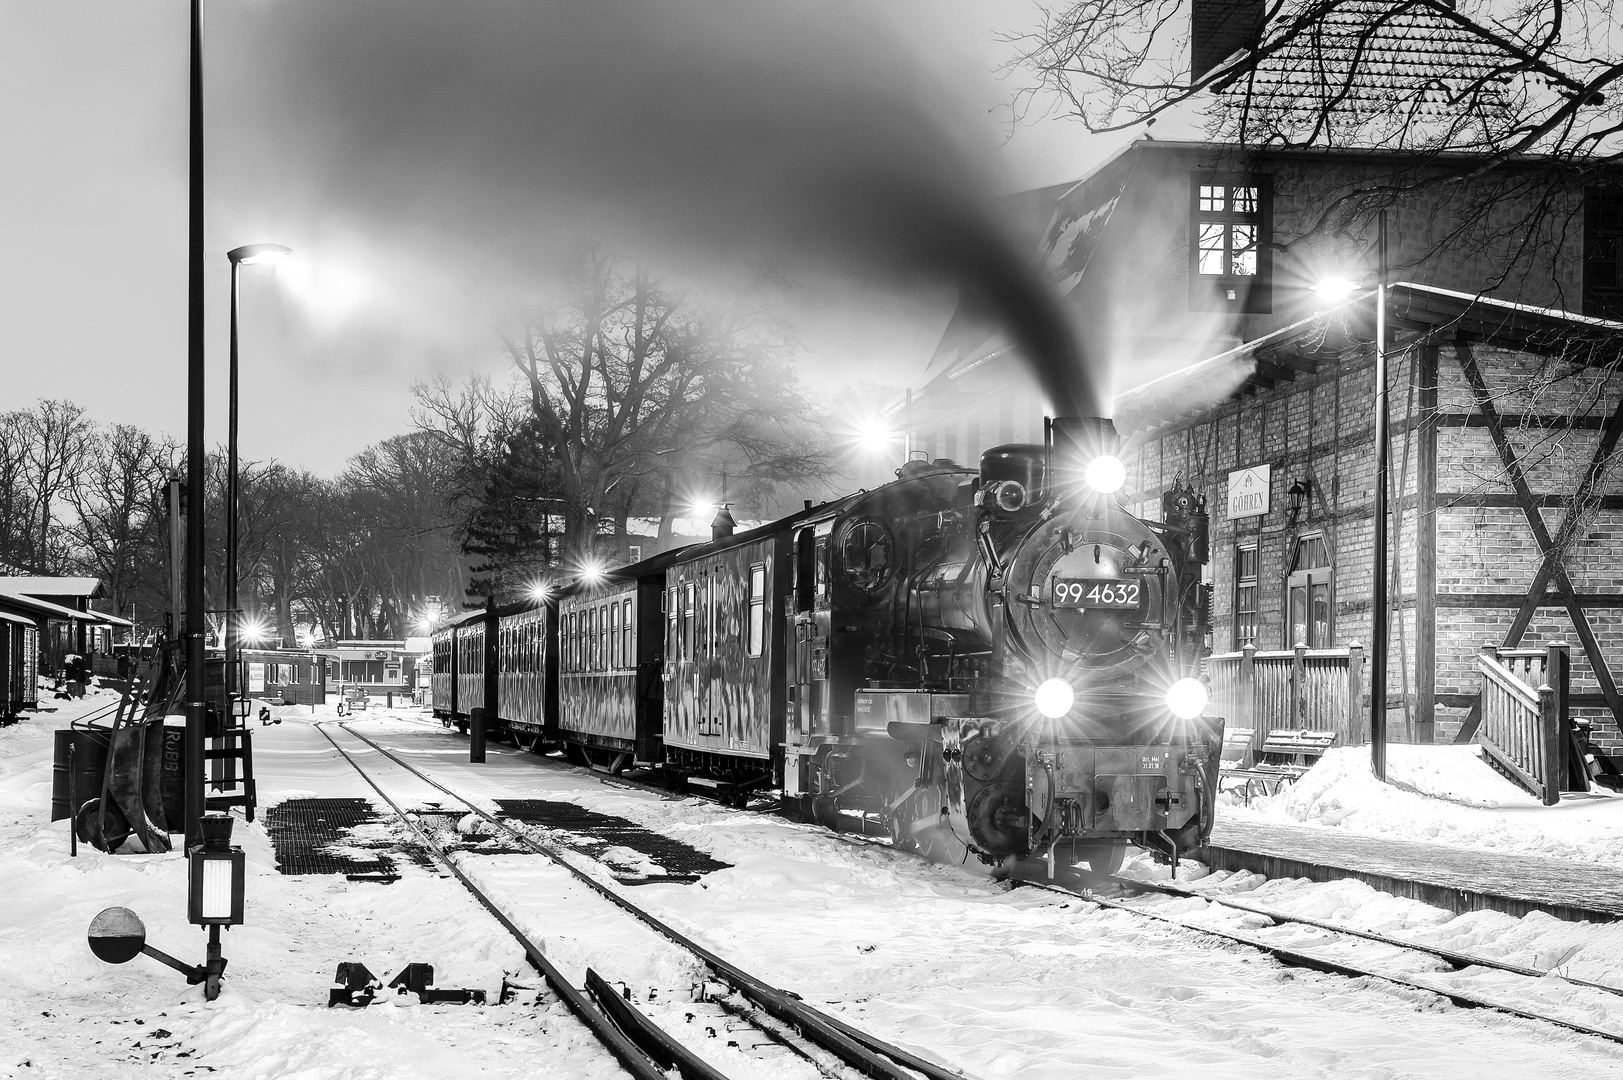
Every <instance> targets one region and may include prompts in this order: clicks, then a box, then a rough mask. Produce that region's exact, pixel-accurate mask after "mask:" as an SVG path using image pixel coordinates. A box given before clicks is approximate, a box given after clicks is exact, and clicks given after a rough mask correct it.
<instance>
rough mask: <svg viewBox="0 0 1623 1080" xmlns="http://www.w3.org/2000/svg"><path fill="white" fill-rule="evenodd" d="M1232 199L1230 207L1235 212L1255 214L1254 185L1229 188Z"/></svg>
mask: <svg viewBox="0 0 1623 1080" xmlns="http://www.w3.org/2000/svg"><path fill="white" fill-rule="evenodd" d="M1229 190H1230V192H1231V197H1232V199H1233V202H1232V205H1231V209H1232V210H1233V211H1234V212H1235V213H1236V214H1255V213H1256V212H1257V189H1256V188H1254V187H1237V188H1230V189H1229Z"/></svg>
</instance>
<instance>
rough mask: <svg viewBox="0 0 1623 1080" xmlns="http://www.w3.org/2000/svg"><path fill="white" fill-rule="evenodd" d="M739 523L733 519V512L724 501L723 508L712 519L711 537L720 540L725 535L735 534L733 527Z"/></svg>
mask: <svg viewBox="0 0 1623 1080" xmlns="http://www.w3.org/2000/svg"><path fill="white" fill-rule="evenodd" d="M737 524H738V522H736V521H734V520H733V515H732V512H731V511H730V510H728V509H727V504H726V503H722V504H721V509H720V510H717V511H716V516H715V517H713V518H711V519H710V539H712V540H720V539H721V538H722V537H724V536H731V535H733V527H734V526H735V525H737Z"/></svg>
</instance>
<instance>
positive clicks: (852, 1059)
mask: <svg viewBox="0 0 1623 1080" xmlns="http://www.w3.org/2000/svg"><path fill="white" fill-rule="evenodd" d="M315 726H316V729H317V730H318V731H320V732H321V733H322V734H323V735H324V736H325V737H326V738H327V740H328V741H329V742H330V743H331V744H332V745H333V747H334V749H336V750H337V751H338V753H339V754H340V755H341V756H342V757H343V758H344V759H345V761H347V762H348V763H349V764H350V766H351V767H352V768H354V769H355V770H356V772H357V773H359V774H360V775H361V777H362V778H363V779H364V780H366V782H367V783H368V784H369V785H370V786H371V787H372V789H373V790H374V791H375V792H377V794H378V797H379V798H380V799H382V800H383V802H384V803H385V804H387V805H388V806H389V808H390V810H391V811H392V812H393V813H394V814H395V816H396V817H397V818H399V820H400V821H401V822H402V824H403V825H404V826H405V827H406V828H407V829H408V830H409V831H410V832H411V833H412V834H413V835H414V836H415V837H416V838H417V840H418V842H419V843H420V844H422V846H423V847H424V849H425V850H426V851H428V852H429V853H430V854H431V855H432V856H433V857H434V859H435V860H436V861H437V862H438V863H440V864H441V865H442V866H444V867H445V869H446V870H447V871H448V872H449V873H450V874H451V876H453V877H454V878H455V879H456V880H457V881H458V882H459V883H460V884H461V885H462V886H463V887H464V888H465V889H467V890H468V892H469V893H471V894H472V895H473V897H474V898H475V899H476V900H477V901H478V902H479V903H480V905H481V906H483V907H484V908H485V909H486V910H487V911H489V912H490V914H491V915H492V916H493V917H494V918H495V919H496V920H497V921H498V922H499V923H501V925H502V926H503V928H504V929H506V930H507V932H508V933H509V934H510V935H512V936H513V938H514V939H515V940H516V941H517V942H518V944H519V946H520V947H521V948H522V949H523V950H524V952H525V955H526V956H527V957H528V958H529V961H530V963H531V964H532V965H533V966H534V967H535V968H536V969H537V970H538V971H539V972H540V973H541V974H542V976H543V977H544V978H545V980H546V982H547V984H548V986H550V987H551V988H552V990H553V991H554V992H555V993H556V994H557V995H558V996H559V998H560V999H561V1000H562V1001H563V1002H564V1004H565V1005H566V1006H567V1007H568V1008H569V1009H570V1011H571V1012H573V1013H574V1014H575V1015H576V1016H577V1017H578V1018H579V1019H580V1020H581V1021H582V1022H583V1023H584V1024H585V1025H586V1026H587V1028H588V1029H589V1030H591V1032H592V1033H593V1035H594V1036H595V1037H596V1038H597V1039H598V1040H599V1041H600V1042H601V1043H602V1044H603V1045H604V1047H605V1048H606V1049H608V1050H609V1052H610V1053H611V1054H613V1055H614V1057H615V1058H616V1059H617V1060H618V1061H619V1062H620V1064H621V1065H622V1066H623V1067H624V1068H625V1070H626V1071H627V1072H628V1073H630V1074H631V1075H633V1076H635V1077H638V1080H668V1078H669V1076H670V1073H669V1071H668V1070H672V1069H674V1070H676V1071H677V1072H678V1073H679V1074H680V1075H681V1076H682V1077H683V1078H684V1080H728V1074H727V1073H725V1072H722V1071H721V1070H719V1069H718V1068H717V1067H716V1066H715V1065H714V1064H713V1063H711V1062H709V1061H707V1060H705V1058H704V1057H702V1056H701V1055H699V1054H698V1053H697V1052H695V1051H694V1049H693V1048H692V1046H691V1045H689V1042H690V1041H691V1038H692V1037H691V1036H690V1037H689V1039H688V1040H684V1039H683V1038H682V1037H679V1036H678V1035H676V1034H674V1033H673V1030H672V1029H668V1028H665V1027H662V1026H661V1025H660V1024H658V1023H657V1022H656V1021H655V1019H654V1018H653V1017H652V1016H650V1015H648V1014H647V1013H645V1012H643V1011H642V1010H641V1009H639V1008H638V1007H637V1005H636V1003H634V1002H633V1001H632V1000H631V994H630V991H629V989H628V988H623V989H622V990H621V991H620V992H616V991H615V989H614V987H613V985H612V983H611V982H610V981H609V980H607V979H605V978H604V977H603V976H602V975H600V974H599V973H598V972H596V971H595V970H592V969H590V968H589V969H588V970H587V973H586V978H585V985H584V987H578V986H576V985H574V984H573V983H572V982H571V981H570V980H569V979H568V978H567V977H566V976H565V974H564V973H563V972H562V971H561V970H560V969H559V968H558V967H557V966H556V965H555V964H554V963H553V962H552V961H551V960H550V959H549V958H548V956H547V955H546V953H545V951H544V950H543V949H542V947H541V946H540V945H539V944H538V943H537V942H536V941H535V940H534V939H533V938H531V937H530V936H529V935H527V934H526V933H525V932H524V931H523V929H522V928H521V927H519V926H518V925H517V923H516V922H515V921H514V918H513V916H512V914H511V913H509V912H508V911H507V910H504V908H503V907H502V905H501V904H500V903H499V902H498V899H497V898H496V897H495V896H493V895H491V893H490V891H489V890H488V889H486V888H484V887H483V886H481V884H480V883H479V882H477V881H476V880H474V878H473V877H472V876H470V875H469V874H468V873H467V872H466V870H465V868H464V867H463V865H462V864H463V863H464V862H465V861H466V859H467V858H468V856H459V855H458V853H456V852H454V851H452V850H449V849H448V848H447V846H446V845H445V844H442V843H440V842H439V841H438V840H437V839H436V838H435V837H434V835H433V834H432V832H431V831H430V830H429V829H427V828H425V827H424V826H423V824H422V823H421V822H420V821H419V820H417V819H416V818H415V817H414V816H413V815H412V813H411V812H410V811H409V810H408V809H407V808H406V807H405V806H404V805H402V803H401V802H400V801H399V800H398V799H396V798H395V797H394V796H392V795H391V794H390V793H389V792H388V791H386V790H385V786H384V785H383V784H381V783H379V781H378V778H377V777H376V776H375V775H374V774H373V773H371V772H369V771H368V770H367V768H366V767H365V766H364V765H363V764H362V763H361V762H360V761H359V760H358V759H357V756H356V754H355V753H353V752H352V751H351V750H350V749H346V747H345V746H344V745H343V744H342V743H341V741H340V740H339V739H337V738H335V737H334V736H333V734H332V732H330V731H328V730H327V725H326V724H317V725H315ZM337 727H339V728H340V729H341V730H342V731H343V732H344V734H345V735H347V736H349V737H350V738H353V739H355V740H358V741H359V742H360V743H363V744H365V746H367V747H370V748H371V750H373V751H375V752H376V753H377V754H379V755H381V756H382V757H383V758H385V759H387V760H388V761H389V762H391V763H392V764H393V765H394V766H396V767H398V768H399V769H401V770H404V771H405V772H406V773H409V774H410V775H411V776H413V777H415V778H416V779H417V780H418V781H421V782H422V783H424V784H427V785H428V786H430V787H432V788H433V789H435V790H437V791H438V792H440V793H441V794H443V795H445V796H446V797H448V798H450V799H453V800H455V801H456V802H457V803H458V804H460V805H461V806H464V807H466V808H467V810H468V812H470V813H472V814H476V815H478V816H479V817H480V818H481V819H483V820H484V821H486V822H488V823H489V824H491V825H493V826H495V827H496V828H497V829H499V830H501V832H502V833H503V834H504V835H505V836H506V837H507V838H508V839H510V840H511V841H512V842H513V843H514V844H515V845H517V846H518V847H520V848H522V849H524V850H526V851H529V852H532V853H534V854H538V855H542V856H545V857H547V858H548V859H550V860H551V861H552V862H553V863H555V864H556V865H558V866H559V867H561V868H562V869H564V870H565V871H567V872H568V873H569V874H570V875H571V876H572V877H573V878H574V879H575V880H577V881H579V882H580V883H582V884H584V885H585V886H587V887H588V888H589V889H591V890H592V891H593V892H595V893H597V894H598V895H599V896H600V897H602V898H603V899H605V900H607V901H609V902H610V903H612V904H613V905H615V906H616V907H617V908H619V909H620V910H621V911H623V912H624V913H626V914H627V915H629V916H631V917H633V918H634V919H636V920H637V921H638V922H640V923H642V924H643V925H644V926H646V927H648V928H649V929H650V930H652V931H654V932H655V933H657V934H658V935H660V936H661V937H663V938H664V939H666V940H667V941H668V942H670V943H671V944H673V945H675V946H676V947H677V948H678V949H680V950H682V951H683V952H686V953H687V954H688V955H689V956H691V957H692V958H694V959H695V960H696V961H697V962H698V964H699V965H700V966H701V967H702V968H703V969H704V970H705V971H706V972H707V973H708V977H709V978H708V979H707V982H706V984H705V985H704V986H703V987H701V989H700V993H699V1000H697V1001H695V1002H694V1003H692V1005H691V1006H689V1007H687V1008H686V1017H687V1020H688V1023H687V1024H686V1025H683V1026H684V1028H686V1029H689V1030H692V1029H695V1028H697V1029H698V1031H700V1032H702V1033H703V1034H704V1035H705V1036H706V1037H711V1038H714V1037H717V1034H718V1029H720V1028H726V1029H727V1030H726V1038H727V1040H728V1041H729V1042H731V1043H733V1044H736V1045H737V1046H738V1047H739V1048H740V1049H741V1050H744V1049H745V1048H746V1046H747V1047H748V1049H749V1050H750V1051H752V1052H753V1054H754V1056H767V1057H770V1056H772V1055H775V1054H776V1055H790V1056H793V1057H794V1058H797V1059H799V1062H800V1064H799V1065H798V1066H797V1068H798V1070H799V1071H800V1072H801V1073H803V1074H804V1075H807V1076H819V1075H820V1076H823V1077H828V1078H830V1080H846V1078H850V1077H857V1076H867V1077H873V1078H875V1080H917V1078H918V1077H920V1076H922V1077H924V1078H925V1080H966V1078H965V1077H964V1074H962V1073H960V1072H957V1071H955V1070H952V1069H949V1068H947V1067H945V1066H942V1065H940V1064H938V1063H936V1062H932V1061H928V1060H926V1059H924V1058H921V1057H919V1056H917V1055H915V1054H912V1053H909V1052H908V1051H906V1050H903V1049H902V1048H900V1047H897V1046H894V1045H892V1044H891V1043H889V1042H887V1041H885V1040H883V1039H880V1038H878V1037H877V1036H874V1035H872V1034H869V1033H868V1032H865V1031H862V1030H861V1029H859V1028H856V1027H854V1026H852V1025H850V1024H847V1023H845V1022H844V1021H841V1020H839V1019H837V1018H835V1017H833V1016H831V1015H829V1014H827V1013H824V1012H822V1011H821V1010H818V1009H815V1008H813V1007H812V1006H810V1005H807V1004H806V1003H805V1002H803V1001H801V1000H800V999H799V998H798V997H796V996H795V995H794V994H793V993H790V992H789V991H786V990H783V989H780V988H778V987H775V986H773V985H771V984H769V983H767V982H766V981H764V980H762V979H760V978H758V977H756V976H754V975H751V974H750V973H748V972H747V971H745V970H743V969H742V968H740V967H738V966H737V965H735V964H733V963H731V962H730V961H727V960H725V959H724V958H722V957H720V956H719V955H717V954H715V953H714V952H711V951H710V950H708V949H706V948H705V947H704V946H702V945H700V944H699V943H697V942H695V941H693V940H692V939H691V938H689V937H687V936H686V935H684V934H682V933H681V932H680V931H678V930H676V929H675V928H674V927H671V926H670V925H669V924H667V923H665V922H663V921H662V920H660V919H658V918H657V917H655V916H654V915H652V914H651V913H649V912H647V911H646V910H644V909H643V908H641V907H639V906H638V905H637V904H635V903H633V902H632V901H630V900H628V899H626V898H625V897H624V896H621V895H620V894H619V893H618V892H616V891H615V890H613V889H611V888H609V887H608V886H606V885H604V884H603V883H602V882H600V881H598V880H597V879H596V878H595V877H593V876H592V875H591V874H589V873H587V872H586V871H585V870H583V869H581V868H580V867H579V866H578V865H576V862H575V859H574V858H572V857H570V855H569V854H567V853H566V852H565V851H564V850H563V849H560V848H556V847H554V846H553V845H551V844H549V843H547V842H545V841H543V840H539V839H537V838H536V837H535V836H533V835H532V834H530V833H529V832H527V831H526V830H522V829H518V828H514V827H513V826H512V825H511V824H510V823H508V822H507V821H505V820H503V819H502V818H500V817H498V816H496V815H494V814H491V813H489V812H488V811H486V810H485V809H484V808H482V807H481V806H479V805H478V804H476V803H475V802H473V801H472V800H470V799H468V798H466V797H464V796H462V795H460V794H458V793H457V792H455V791H453V790H452V789H451V788H449V787H447V786H446V785H444V784H442V783H440V782H439V781H438V780H435V779H434V778H433V777H431V776H429V775H428V774H427V773H425V772H423V771H422V770H421V769H418V768H417V767H416V766H415V765H413V764H412V763H411V762H409V761H406V760H404V759H403V758H401V757H400V756H399V755H397V754H395V753H393V752H392V751H390V750H389V749H388V748H386V747H384V746H382V745H380V744H379V743H377V742H375V741H374V740H372V739H370V738H368V737H367V736H366V735H363V734H361V733H360V732H358V731H355V730H353V729H352V728H351V727H350V726H349V725H348V724H347V723H343V722H339V723H337ZM712 981H713V983H714V987H712V986H711V982H712ZM718 989H719V990H720V991H721V992H719V993H718V992H715V990H718ZM667 1000H669V998H667ZM696 1013H700V1014H702V1015H699V1016H698V1017H697V1018H698V1019H699V1021H700V1022H699V1023H698V1024H697V1025H695V1024H694V1023H693V1021H694V1020H695V1014H696ZM684 1034H686V1032H684ZM775 1074H778V1073H777V1071H776V1070H775ZM785 1074H786V1073H785Z"/></svg>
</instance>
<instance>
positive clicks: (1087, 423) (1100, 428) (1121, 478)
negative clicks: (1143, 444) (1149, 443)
mask: <svg viewBox="0 0 1623 1080" xmlns="http://www.w3.org/2000/svg"><path fill="white" fill-rule="evenodd" d="M1048 433H1049V450H1048V453H1049V463H1050V465H1049V467H1050V469H1051V470H1052V471H1053V473H1054V475H1055V476H1056V477H1063V478H1067V479H1071V480H1079V481H1082V482H1084V483H1086V484H1087V486H1088V487H1090V488H1092V489H1093V490H1094V491H1097V492H1099V493H1100V494H1105V495H1108V494H1111V493H1113V492H1115V491H1118V490H1120V489H1121V486H1122V484H1123V483H1124V482H1125V481H1126V479H1127V475H1126V469H1125V467H1124V466H1123V465H1122V462H1121V458H1119V457H1118V456H1117V451H1118V449H1119V448H1120V445H1121V438H1120V436H1118V435H1117V434H1116V425H1115V424H1114V423H1112V422H1111V421H1110V420H1109V419H1108V418H1107V417H1103V416H1056V417H1054V419H1053V420H1051V421H1049V424H1048Z"/></svg>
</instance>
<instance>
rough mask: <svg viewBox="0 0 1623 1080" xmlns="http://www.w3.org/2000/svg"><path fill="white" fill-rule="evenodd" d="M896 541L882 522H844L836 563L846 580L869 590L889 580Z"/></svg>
mask: <svg viewBox="0 0 1623 1080" xmlns="http://www.w3.org/2000/svg"><path fill="white" fill-rule="evenodd" d="M895 546H896V541H895V539H894V538H893V537H892V536H891V533H890V528H889V527H888V526H886V524H885V523H884V522H882V521H875V520H874V519H872V518H865V519H863V520H861V521H853V522H851V523H850V524H848V525H846V527H845V531H844V532H843V533H842V534H841V536H840V566H841V567H842V568H843V569H844V571H845V576H846V578H847V580H849V581H850V582H851V584H852V585H855V586H856V587H857V588H859V589H861V590H862V591H863V592H872V591H873V590H875V589H877V588H879V587H880V586H882V585H884V584H885V582H886V581H888V580H889V579H890V571H891V562H892V559H893V557H894V553H895Z"/></svg>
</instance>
